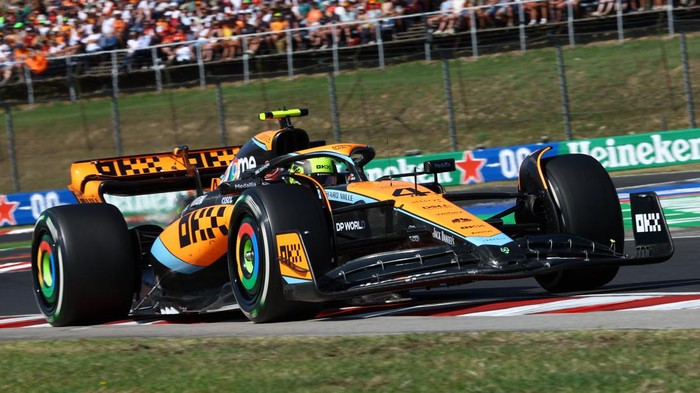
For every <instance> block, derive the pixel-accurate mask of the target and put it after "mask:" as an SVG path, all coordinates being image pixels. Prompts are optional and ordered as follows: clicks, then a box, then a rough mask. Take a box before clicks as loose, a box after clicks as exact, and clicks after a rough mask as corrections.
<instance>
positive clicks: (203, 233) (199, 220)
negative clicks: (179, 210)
mask: <svg viewBox="0 0 700 393" xmlns="http://www.w3.org/2000/svg"><path fill="white" fill-rule="evenodd" d="M225 212H226V207H225V206H218V207H217V206H212V207H207V208H204V209H200V210H197V211H195V212H194V213H192V214H189V215H187V216H185V217H182V218H181V219H180V223H179V226H180V247H187V246H189V245H190V244H194V243H197V242H200V241H207V240H210V239H213V238H214V237H215V236H216V231H219V233H221V234H222V235H224V236H226V235H228V226H227V224H228V223H227V219H228V217H226V214H225Z"/></svg>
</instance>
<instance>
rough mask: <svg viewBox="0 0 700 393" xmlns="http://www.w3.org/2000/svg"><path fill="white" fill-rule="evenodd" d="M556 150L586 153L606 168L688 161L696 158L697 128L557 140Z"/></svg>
mask: <svg viewBox="0 0 700 393" xmlns="http://www.w3.org/2000/svg"><path fill="white" fill-rule="evenodd" d="M559 152H560V153H561V154H569V153H582V154H588V155H590V156H593V157H594V158H595V159H596V160H598V161H600V163H601V164H603V166H604V167H605V168H606V169H607V170H608V171H614V170H624V169H640V168H648V167H659V166H668V165H678V164H690V163H696V162H700V129H697V128H696V129H692V130H681V131H663V132H657V133H651V134H637V135H626V136H617V137H610V138H598V139H585V140H580V141H568V142H560V143H559Z"/></svg>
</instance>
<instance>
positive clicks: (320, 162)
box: [289, 157, 338, 186]
mask: <svg viewBox="0 0 700 393" xmlns="http://www.w3.org/2000/svg"><path fill="white" fill-rule="evenodd" d="M289 171H290V172H292V173H301V174H304V175H307V176H309V177H312V178H314V180H316V181H317V182H319V183H320V184H321V185H322V186H334V185H336V184H338V173H337V170H336V168H335V163H334V162H333V159H331V158H330V157H316V158H309V159H306V160H303V161H297V162H295V163H294V164H292V166H290V167H289Z"/></svg>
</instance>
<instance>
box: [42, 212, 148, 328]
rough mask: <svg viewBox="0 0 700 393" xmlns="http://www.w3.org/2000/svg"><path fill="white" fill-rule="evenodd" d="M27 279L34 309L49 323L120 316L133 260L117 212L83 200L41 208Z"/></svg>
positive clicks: (132, 279) (130, 290)
mask: <svg viewBox="0 0 700 393" xmlns="http://www.w3.org/2000/svg"><path fill="white" fill-rule="evenodd" d="M32 282H33V286H34V294H35V297H36V300H37V304H38V306H39V309H40V311H41V312H42V313H43V314H44V316H45V317H46V319H47V320H48V322H49V323H50V324H51V325H53V326H69V325H85V324H93V323H100V322H106V321H112V320H116V319H121V318H124V317H126V316H127V315H128V313H129V311H130V309H131V302H132V300H133V297H134V292H135V288H136V263H135V259H134V254H133V250H132V244H131V237H130V235H129V230H128V227H127V225H126V222H125V221H124V217H123V216H122V214H121V212H119V210H118V209H117V208H116V207H114V206H113V205H109V204H84V205H65V206H57V207H53V208H51V209H48V210H46V211H45V212H44V213H42V215H41V217H39V220H38V221H37V224H36V226H35V228H34V237H33V241H32Z"/></svg>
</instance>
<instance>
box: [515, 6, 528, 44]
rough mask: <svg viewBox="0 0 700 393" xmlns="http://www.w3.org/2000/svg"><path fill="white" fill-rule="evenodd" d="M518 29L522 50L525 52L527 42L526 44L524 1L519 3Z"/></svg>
mask: <svg viewBox="0 0 700 393" xmlns="http://www.w3.org/2000/svg"><path fill="white" fill-rule="evenodd" d="M517 7H518V31H519V33H520V50H521V51H522V52H525V50H526V49H527V48H526V44H525V9H524V8H525V7H523V3H518V4H517Z"/></svg>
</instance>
